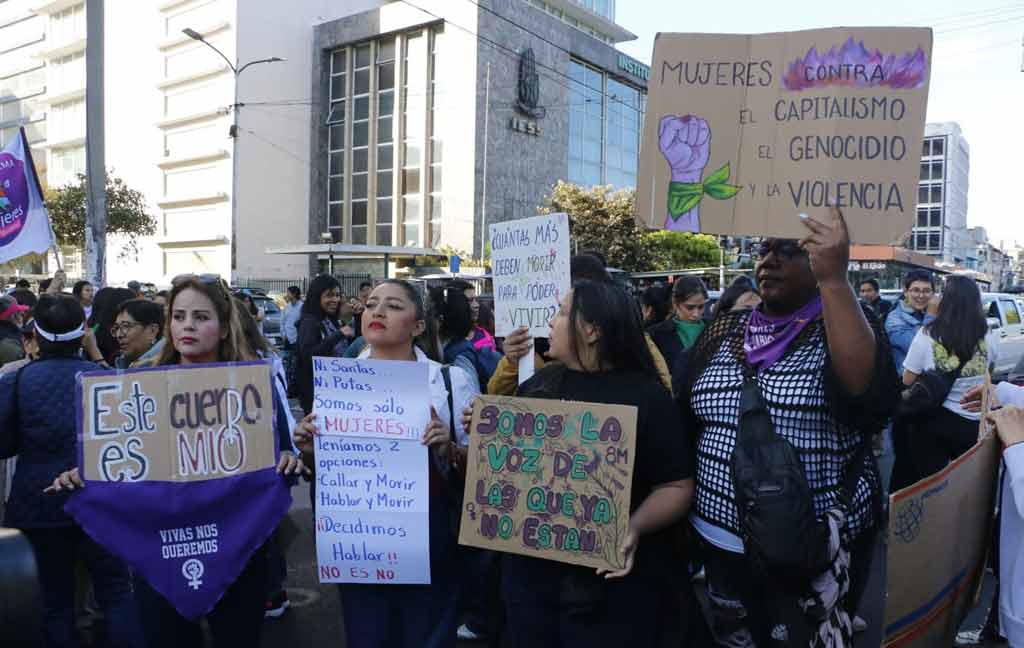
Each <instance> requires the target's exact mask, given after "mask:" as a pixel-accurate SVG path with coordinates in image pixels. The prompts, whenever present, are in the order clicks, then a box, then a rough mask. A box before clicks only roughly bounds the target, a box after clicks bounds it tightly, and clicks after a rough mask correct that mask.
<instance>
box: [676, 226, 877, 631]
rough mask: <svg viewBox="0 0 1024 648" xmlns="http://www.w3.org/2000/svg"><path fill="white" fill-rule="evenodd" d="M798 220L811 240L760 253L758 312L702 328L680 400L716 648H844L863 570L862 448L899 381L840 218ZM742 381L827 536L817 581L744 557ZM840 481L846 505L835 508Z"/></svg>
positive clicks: (873, 474) (870, 527) (869, 533)
mask: <svg viewBox="0 0 1024 648" xmlns="http://www.w3.org/2000/svg"><path fill="white" fill-rule="evenodd" d="M803 223H804V225H805V226H806V227H807V229H808V230H809V231H808V236H807V237H806V238H804V239H803V240H802V241H800V242H797V241H794V240H786V239H767V240H765V241H764V242H763V243H762V245H761V249H760V260H759V261H758V264H757V268H756V276H757V282H758V286H759V287H760V290H761V297H762V298H763V302H762V304H761V305H760V306H758V307H757V308H756V309H754V310H746V309H742V310H734V311H731V312H728V313H721V314H719V315H718V317H716V318H715V320H714V321H713V322H712V323H711V324H709V326H708V329H707V330H706V331H705V332H704V335H703V336H702V337H701V339H700V340H698V342H697V344H696V345H695V346H694V348H693V350H692V352H691V353H692V358H691V360H690V363H689V365H688V366H689V370H688V373H687V375H686V377H685V383H684V384H685V385H686V388H685V389H683V390H681V400H682V405H683V409H684V412H685V413H686V414H687V419H688V421H689V425H687V427H686V429H693V430H695V431H696V432H697V433H698V436H697V489H696V498H695V505H694V510H693V513H692V514H691V516H690V521H691V523H692V525H693V527H694V529H695V530H696V532H697V535H698V536H699V538H700V540H701V544H702V548H703V554H704V557H705V569H706V573H707V581H706V582H707V589H708V600H709V602H710V604H711V625H712V632H713V634H714V635H715V640H716V642H717V644H718V645H723V646H724V645H728V646H736V647H742V646H755V645H756V646H774V645H782V644H781V643H777V642H778V641H780V640H782V641H783V642H784V644H785V645H787V646H809V645H829V646H850V645H852V640H851V635H852V619H853V617H854V614H855V611H856V608H857V604H858V600H859V598H860V594H861V593H862V590H863V586H864V583H865V581H866V576H867V572H868V567H869V566H870V558H871V554H872V549H871V544H872V540H873V538H874V528H875V525H876V515H877V507H876V504H875V502H876V499H877V496H878V492H879V486H878V484H879V478H878V474H877V468H876V467H875V465H874V456H873V455H872V454H871V452H870V445H867V442H868V440H869V439H870V435H871V434H872V433H875V432H877V431H878V430H880V429H881V427H882V426H883V425H884V424H885V421H886V419H887V418H888V417H889V415H890V413H891V411H892V409H893V407H894V406H895V398H896V393H897V386H896V384H895V383H896V381H895V378H896V375H895V370H894V369H893V366H892V356H891V355H890V353H889V349H888V346H887V344H886V342H885V336H884V335H883V333H882V331H881V328H880V326H879V323H878V321H877V320H875V319H874V318H871V320H870V322H871V323H869V319H868V318H867V317H866V316H865V313H864V312H863V310H862V309H861V306H860V304H859V303H858V302H857V297H856V296H855V295H854V293H853V289H852V288H851V286H850V284H849V283H848V282H847V280H846V269H847V263H848V259H849V246H850V242H849V235H848V233H847V230H846V223H845V221H844V220H843V217H842V214H841V213H840V212H839V210H838V209H837V208H832V209H831V218H827V219H825V220H824V221H818V220H815V219H808V218H803ZM745 380H752V381H753V383H754V384H756V385H757V388H758V390H759V392H760V394H761V400H763V402H764V404H765V408H766V409H767V412H768V414H769V418H770V422H771V424H772V427H773V428H774V431H775V433H777V434H778V435H779V436H781V437H782V438H783V439H785V440H786V441H787V442H788V443H789V444H790V445H791V446H792V447H793V448H794V449H795V451H796V453H797V456H798V457H799V458H800V461H801V464H802V468H803V471H804V474H805V477H806V481H807V483H808V486H809V488H810V489H811V493H812V494H813V514H814V519H813V520H811V523H816V524H818V525H819V526H818V527H817V528H823V529H827V531H828V533H827V535H824V534H823V536H822V542H821V545H820V547H818V546H816V547H815V549H817V550H818V552H819V554H820V555H821V556H822V557H827V558H826V559H827V560H830V561H831V565H829V567H828V568H827V569H824V570H822V572H821V573H820V575H818V576H817V577H814V578H812V577H800V578H797V577H795V576H793V575H792V574H789V573H781V574H780V573H779V572H778V571H772V570H771V566H768V568H767V569H766V570H758V569H754V568H752V567H753V566H757V565H756V563H752V562H751V561H750V557H751V556H752V555H757V553H758V549H759V546H758V545H757V544H751V546H749V547H748V546H747V544H748V542H749V537H750V536H749V535H748V534H747V533H746V532H744V530H743V529H742V528H741V523H740V519H741V517H740V514H739V511H738V510H737V505H736V495H735V491H734V486H733V475H732V459H733V450H734V448H736V444H737V435H738V434H742V431H741V430H740V395H741V393H742V391H743V385H744V382H745ZM748 420H749V417H747V416H745V417H744V418H743V421H744V425H748V424H747V423H746V421H748ZM760 421H761V422H762V425H763V421H764V419H763V418H762V419H760ZM848 477H849V479H850V480H851V481H853V482H854V486H853V488H852V489H850V490H851V497H850V498H849V499H848V500H847V499H845V498H844V499H842V500H841V499H840V486H841V485H845V484H846V483H847V478H848ZM746 513H747V510H744V514H745V515H746ZM824 525H827V526H824ZM825 538H827V540H826V539H825ZM776 541H777V542H783V541H785V539H784V538H782V539H776ZM826 545H827V546H826ZM811 569H817V567H813V568H809V569H808V571H811ZM759 573H760V574H762V575H761V576H758V575H756V574H759ZM766 573H769V574H771V576H766V575H764V574H766ZM787 580H788V581H789V582H788V583H787V584H786V585H783V584H782V583H784V582H785V581H787Z"/></svg>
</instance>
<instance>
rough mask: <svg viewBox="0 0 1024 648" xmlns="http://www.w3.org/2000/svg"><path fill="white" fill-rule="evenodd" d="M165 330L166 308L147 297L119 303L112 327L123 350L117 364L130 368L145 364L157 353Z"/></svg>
mask: <svg viewBox="0 0 1024 648" xmlns="http://www.w3.org/2000/svg"><path fill="white" fill-rule="evenodd" d="M163 330H164V309H163V307H162V306H160V305H159V304H155V303H153V302H151V301H149V300H148V299H129V300H128V301H126V302H123V303H122V304H121V305H120V306H118V307H117V319H115V320H114V325H113V326H111V327H110V337H112V338H114V341H115V342H117V346H118V348H119V349H120V350H121V353H120V355H118V356H117V357H116V358H114V368H116V369H127V368H128V367H137V366H140V365H142V364H145V362H146V359H148V358H149V357H151V356H155V355H156V354H158V353H159V351H160V349H155V348H154V347H156V345H157V343H158V342H159V341H160V340H161V336H162V334H163Z"/></svg>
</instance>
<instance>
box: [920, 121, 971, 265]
mask: <svg viewBox="0 0 1024 648" xmlns="http://www.w3.org/2000/svg"><path fill="white" fill-rule="evenodd" d="M970 161H971V153H970V147H969V146H968V144H967V140H966V139H965V138H964V136H963V133H962V132H961V130H960V126H959V125H958V124H956V123H955V122H945V123H940V124H926V125H925V133H924V144H923V150H922V151H921V174H920V180H919V183H918V192H917V220H916V222H915V223H914V229H913V232H912V234H911V236H910V239H909V242H908V245H907V247H908V248H909V249H911V250H915V251H917V252H921V253H923V254H927V255H929V256H932V257H935V258H936V260H937V261H939V262H942V263H946V264H951V265H962V266H965V267H970V266H971V265H972V264H975V263H976V262H977V246H976V245H975V243H974V239H973V237H972V236H971V235H970V233H969V231H968V228H967V188H968V172H969V171H970Z"/></svg>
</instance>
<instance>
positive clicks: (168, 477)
mask: <svg viewBox="0 0 1024 648" xmlns="http://www.w3.org/2000/svg"><path fill="white" fill-rule="evenodd" d="M81 390H82V397H83V401H82V402H83V407H84V412H83V416H82V419H81V420H82V447H83V462H82V466H81V471H82V476H83V478H84V479H85V480H87V481H93V480H94V481H105V482H123V481H127V482H140V481H179V482H191V481H203V480H208V479H217V478H220V477H227V476H232V475H239V474H244V473H247V472H252V471H254V470H259V469H261V468H270V467H273V466H275V465H276V447H275V439H276V437H275V436H274V431H273V399H272V398H273V397H272V395H271V387H270V371H269V365H267V364H264V363H248V364H236V365H231V366H224V365H215V366H204V368H202V369H190V368H184V367H173V368H168V369H160V370H152V369H150V370H142V371H132V372H125V373H117V374H112V373H94V374H85V375H84V376H83V377H82V379H81Z"/></svg>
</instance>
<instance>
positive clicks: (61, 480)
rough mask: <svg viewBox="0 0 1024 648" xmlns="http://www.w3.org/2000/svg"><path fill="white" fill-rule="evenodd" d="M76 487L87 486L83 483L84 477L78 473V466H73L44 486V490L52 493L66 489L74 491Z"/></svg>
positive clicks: (49, 493)
mask: <svg viewBox="0 0 1024 648" xmlns="http://www.w3.org/2000/svg"><path fill="white" fill-rule="evenodd" d="M76 488H85V484H84V483H82V478H81V477H80V476H79V474H78V468H72V469H71V470H68V471H65V472H62V473H61V474H59V475H57V477H56V479H54V480H53V483H52V484H50V485H49V486H47V487H46V488H44V489H43V492H44V493H46V494H48V495H52V494H56V493H62V492H64V491H73V490H75V489H76Z"/></svg>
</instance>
